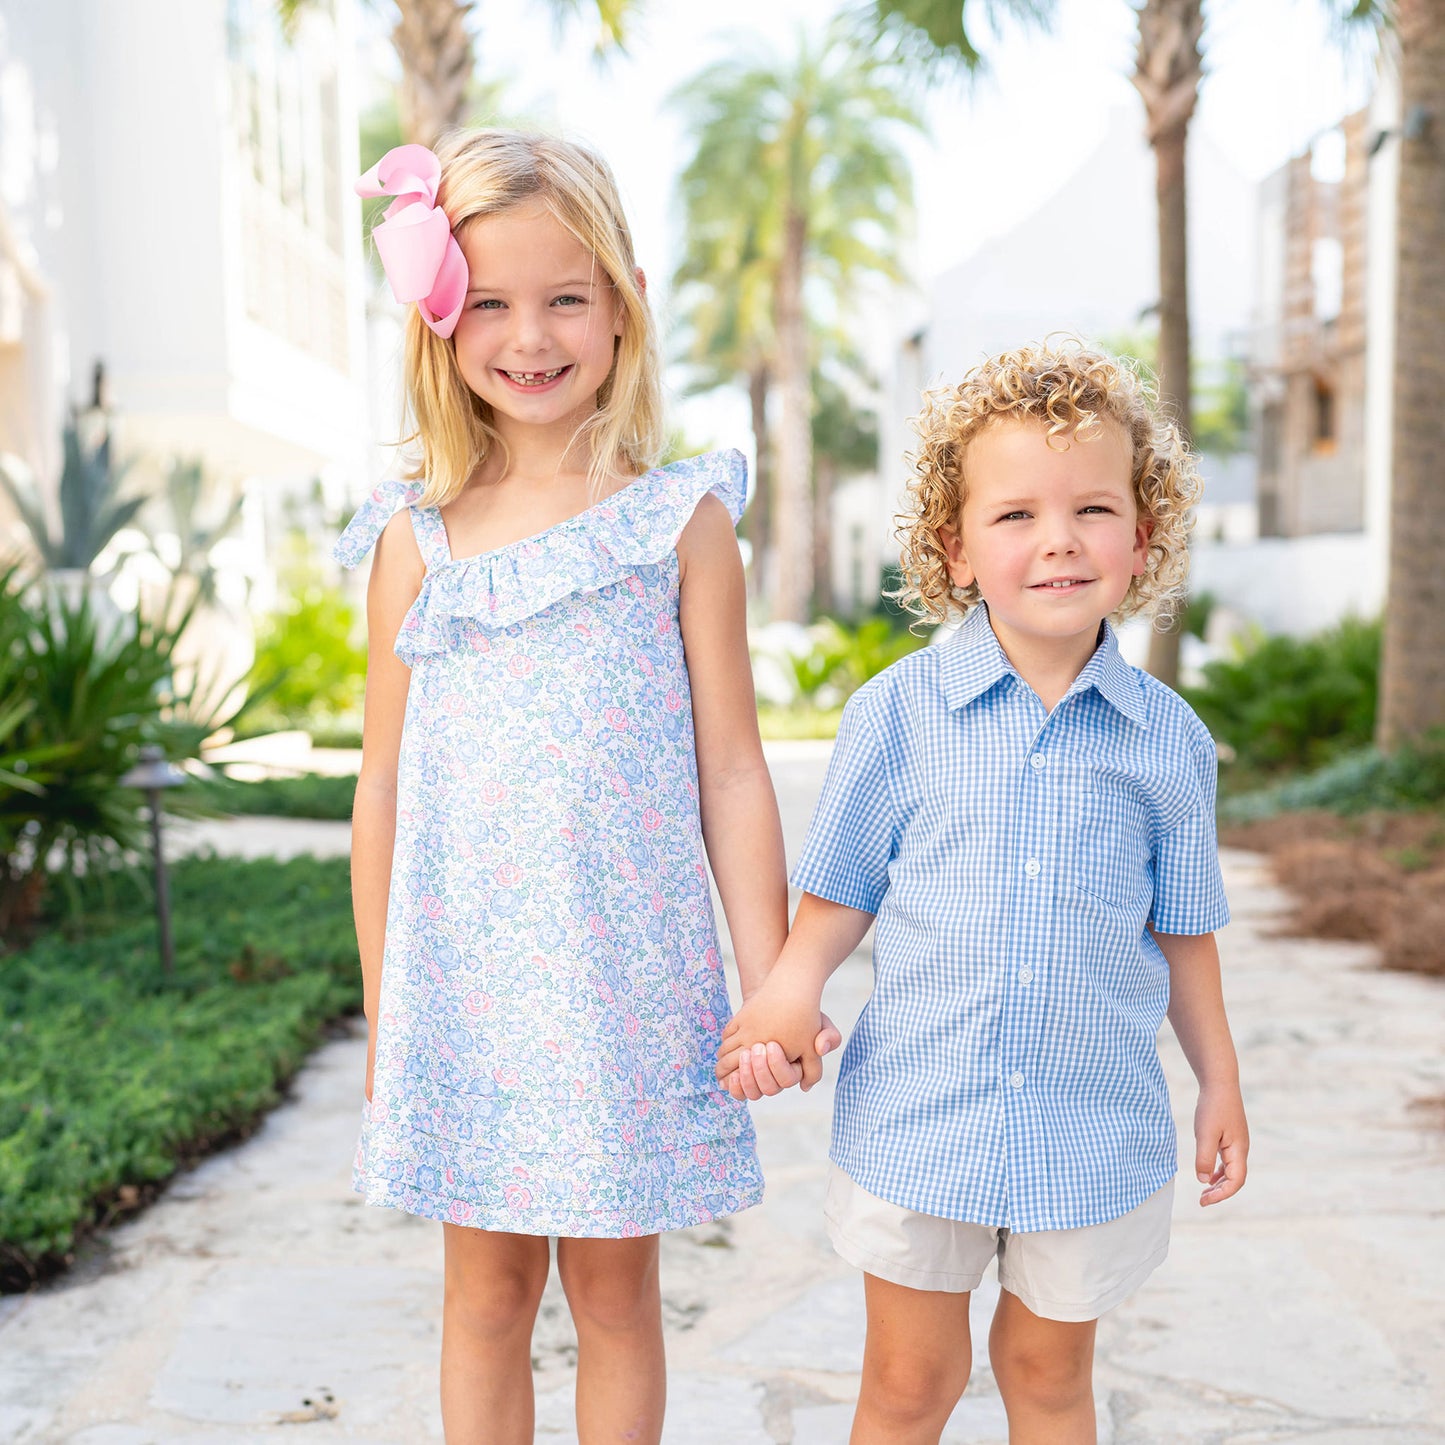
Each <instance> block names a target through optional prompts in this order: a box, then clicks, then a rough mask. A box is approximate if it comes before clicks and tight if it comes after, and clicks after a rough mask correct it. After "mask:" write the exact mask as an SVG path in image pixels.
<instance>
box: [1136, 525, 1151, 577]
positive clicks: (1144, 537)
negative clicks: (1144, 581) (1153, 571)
mask: <svg viewBox="0 0 1445 1445" xmlns="http://www.w3.org/2000/svg"><path fill="white" fill-rule="evenodd" d="M1153 532H1154V518H1153V517H1140V518H1139V521H1138V524H1137V525H1136V526H1135V528H1134V576H1135V577H1142V576H1143V575H1144V568H1145V567H1146V566H1147V565H1148V562H1149V538H1150V537H1151V536H1152V535H1153Z"/></svg>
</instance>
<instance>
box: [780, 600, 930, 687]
mask: <svg viewBox="0 0 1445 1445" xmlns="http://www.w3.org/2000/svg"><path fill="white" fill-rule="evenodd" d="M809 633H810V636H811V638H812V643H813V645H812V648H811V649H810V650H809V651H808V652H807V653H806V654H805V655H804V656H802V657H794V658H791V659H790V661H791V663H792V667H793V676H794V678H795V680H796V682H797V684H798V695H799V696H800V697H801V698H802V699H803V700H804V701H805V702H807V703H810V704H813V705H815V706H818V707H823V708H829V707H832V706H836V705H839V704H840V703H841V702H842V701H844V700H845V699H847V698H848V697H851V696H852V694H853V693H855V692H857V690H858V689H859V688H860V687H862V686H863V684H864V683H865V682H867V681H868V679H869V678H871V677H876V676H877V675H878V674H879V673H880V672H882V671H883V669H884V668H885V667H890V666H892V664H893V663H895V662H897V661H898V660H899V658H901V657H907V655H908V654H909V653H910V652H916V651H917V650H918V649H919V648H920V647H922V646H924V645H925V644H926V643H927V641H928V639H927V637H926V636H924V637H920V636H919V635H918V634H917V633H914V632H909V631H907V630H906V629H900V628H898V627H896V626H894V625H893V623H892V622H891V621H889V620H888V619H887V618H883V617H872V618H869V619H867V620H866V621H863V622H860V623H858V625H857V626H856V627H850V626H848V625H847V624H846V623H842V622H838V621H835V620H834V619H833V618H831V617H824V618H822V619H821V620H820V621H818V622H816V623H815V624H814V625H813V627H812V628H811V629H809Z"/></svg>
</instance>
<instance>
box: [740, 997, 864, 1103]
mask: <svg viewBox="0 0 1445 1445" xmlns="http://www.w3.org/2000/svg"><path fill="white" fill-rule="evenodd" d="M842 1041H843V1039H842V1035H841V1034H840V1033H839V1032H838V1029H837V1028H836V1027H835V1026H834V1024H833V1021H832V1020H831V1019H830V1018H828V1016H827V1015H826V1014H825V1013H823V1012H822V1010H821V1009H820V1007H819V1001H818V995H817V992H816V990H813V989H810V988H809V987H808V986H806V985H800V984H798V983H796V982H792V981H789V980H788V979H787V978H786V977H785V975H784V974H782V973H780V972H775V973H773V974H772V975H770V976H769V978H768V980H767V982H766V983H764V984H763V986H762V987H761V988H760V989H759V990H758V991H757V992H756V993H755V994H754V995H753V996H752V997H751V998H750V999H748V1000H747V1002H745V1003H744V1004H743V1006H742V1008H740V1009H739V1010H738V1012H737V1013H736V1014H734V1015H733V1018H732V1020H731V1022H729V1024H728V1026H727V1027H726V1028H725V1029H724V1030H723V1037H722V1045H721V1047H720V1048H719V1049H718V1062H717V1077H718V1080H719V1081H720V1082H721V1083H722V1084H723V1085H724V1087H725V1088H726V1089H727V1091H728V1093H730V1094H731V1095H732V1096H733V1098H735V1099H760V1098H762V1097H763V1096H764V1095H771V1094H778V1093H781V1092H782V1091H783V1090H784V1089H788V1088H791V1087H792V1086H793V1085H794V1084H801V1085H802V1087H803V1090H804V1092H806V1091H807V1090H808V1089H811V1088H812V1087H813V1085H814V1084H816V1083H817V1082H818V1081H819V1079H821V1078H822V1077H823V1063H822V1056H823V1055H824V1054H828V1053H831V1052H832V1051H833V1050H834V1049H836V1048H837V1047H838V1045H839V1044H840V1043H842Z"/></svg>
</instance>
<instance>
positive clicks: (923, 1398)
mask: <svg viewBox="0 0 1445 1445" xmlns="http://www.w3.org/2000/svg"><path fill="white" fill-rule="evenodd" d="M970 1363H971V1362H970V1361H969V1360H968V1359H967V1358H966V1357H965V1358H961V1359H955V1360H949V1359H941V1358H928V1357H926V1356H918V1355H911V1356H910V1355H903V1354H890V1355H888V1356H887V1357H885V1358H883V1359H876V1360H873V1361H870V1362H869V1365H868V1379H869V1384H870V1385H871V1386H872V1388H871V1390H870V1392H869V1393H870V1394H871V1395H872V1397H873V1402H874V1407H875V1408H876V1409H877V1410H878V1411H879V1413H881V1414H884V1415H886V1416H888V1417H889V1418H890V1419H891V1420H893V1421H895V1422H896V1423H897V1424H898V1425H899V1426H900V1427H901V1426H903V1425H906V1424H909V1423H918V1422H922V1421H926V1420H930V1419H947V1417H948V1415H949V1414H950V1413H951V1412H952V1410H953V1407H954V1406H955V1405H956V1404H958V1402H959V1400H960V1399H961V1398H962V1396H963V1392H964V1389H965V1387H966V1386H967V1385H968V1375H969V1366H970Z"/></svg>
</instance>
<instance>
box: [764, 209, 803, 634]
mask: <svg viewBox="0 0 1445 1445" xmlns="http://www.w3.org/2000/svg"><path fill="white" fill-rule="evenodd" d="M806 247H807V220H806V218H805V217H804V216H803V214H802V212H801V211H799V210H797V209H793V210H790V212H789V214H788V218H787V221H786V223H785V231H784V241H783V254H782V257H781V260H780V264H779V266H778V282H777V290H776V291H775V292H774V295H773V308H774V328H775V331H776V334H777V348H778V357H777V371H778V401H779V408H778V411H779V415H778V471H777V478H776V481H777V489H776V493H775V503H776V506H775V509H774V514H773V536H774V538H775V540H776V543H777V570H776V572H775V574H774V585H773V609H772V610H773V618H774V620H776V621H785V622H806V621H807V620H808V604H809V602H810V600H811V598H812V594H813V516H812V500H813V487H812V469H813V465H812V464H813V408H812V404H811V398H810V397H809V394H808V379H809V366H808V328H807V320H806V318H805V316H804V313H803V259H804V254H805V251H806Z"/></svg>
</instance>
